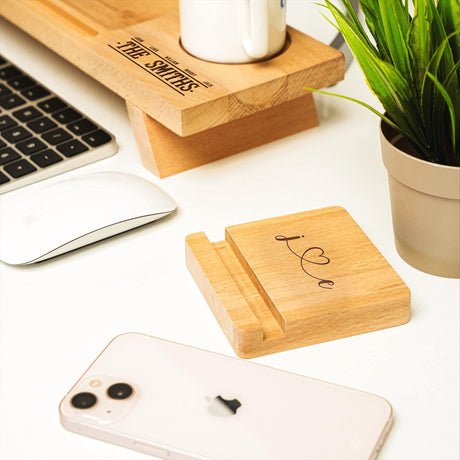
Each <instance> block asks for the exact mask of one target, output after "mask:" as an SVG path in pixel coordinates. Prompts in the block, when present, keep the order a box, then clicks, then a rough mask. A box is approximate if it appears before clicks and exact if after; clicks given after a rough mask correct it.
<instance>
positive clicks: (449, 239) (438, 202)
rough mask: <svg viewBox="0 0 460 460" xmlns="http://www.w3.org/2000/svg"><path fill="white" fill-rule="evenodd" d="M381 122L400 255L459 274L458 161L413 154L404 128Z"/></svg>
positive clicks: (440, 272) (437, 271)
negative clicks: (439, 161) (448, 163)
mask: <svg viewBox="0 0 460 460" xmlns="http://www.w3.org/2000/svg"><path fill="white" fill-rule="evenodd" d="M380 128H381V129H380V139H381V145H382V156H383V163H384V164H385V167H386V168H387V171H388V181H389V187H390V199H391V212H392V216H393V230H394V236H395V244H396V249H397V251H398V253H399V255H400V256H401V257H402V258H403V259H404V260H405V261H406V262H407V263H409V264H410V265H412V266H413V267H415V268H417V269H419V270H422V271H424V272H426V273H430V274H432V275H437V276H443V277H446V278H460V167H456V166H443V165H438V164H436V163H430V162H428V161H424V160H421V159H419V158H416V157H414V156H412V155H409V154H407V153H405V151H403V150H406V151H409V148H408V146H407V143H406V141H405V140H404V138H403V137H402V136H401V135H400V134H398V133H396V131H394V130H393V129H392V128H391V127H389V126H388V125H387V124H386V123H385V122H383V121H382V122H381V125H380ZM398 147H401V148H402V149H403V150H400V148H398Z"/></svg>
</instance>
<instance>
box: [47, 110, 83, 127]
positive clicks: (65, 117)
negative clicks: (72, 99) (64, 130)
mask: <svg viewBox="0 0 460 460" xmlns="http://www.w3.org/2000/svg"><path fill="white" fill-rule="evenodd" d="M51 116H52V117H53V118H54V119H55V120H56V121H58V122H59V123H62V124H64V125H65V124H67V123H70V122H71V121H75V120H78V119H79V118H81V115H80V114H79V113H78V112H77V111H76V110H74V109H71V108H70V107H69V108H68V109H65V110H61V111H60V112H55V113H53V115H51Z"/></svg>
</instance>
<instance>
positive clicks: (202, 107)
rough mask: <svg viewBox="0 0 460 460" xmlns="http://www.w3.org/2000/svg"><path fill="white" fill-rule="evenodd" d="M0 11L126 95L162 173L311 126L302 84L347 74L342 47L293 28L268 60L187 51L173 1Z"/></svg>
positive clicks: (87, 2) (39, 4)
mask: <svg viewBox="0 0 460 460" xmlns="http://www.w3.org/2000/svg"><path fill="white" fill-rule="evenodd" d="M0 14H1V15H2V16H4V17H5V18H6V19H8V20H10V21H11V22H13V23H14V24H16V25H18V26H19V27H20V28H22V29H23V30H25V31H26V32H28V33H29V34H30V35H32V36H33V37H35V38H37V39H38V40H40V41H41V42H42V43H44V44H45V45H47V46H48V47H49V48H51V49H52V50H54V51H56V52H57V53H58V54H60V55H61V56H63V57H64V58H66V59H68V60H69V61H70V62H72V63H73V64H75V65H76V66H78V67H79V68H80V69H82V70H83V71H85V72H86V73H88V74H89V75H91V76H92V77H94V78H95V79H97V80H98V81H100V82H101V83H103V84H104V85H106V86H107V87H108V88H110V89H112V90H113V91H115V92H116V93H117V94H119V95H120V96H121V97H123V98H124V99H125V100H126V102H127V106H128V111H129V115H130V119H131V122H132V126H133V129H134V133H135V136H136V140H137V143H138V146H139V150H140V152H141V155H142V159H143V163H144V165H145V166H146V168H147V169H149V170H150V171H152V172H153V173H155V174H157V175H158V176H160V177H165V176H169V175H171V174H175V173H178V172H181V171H184V170H187V169H190V168H193V167H195V166H199V165H201V164H205V163H208V162H210V161H214V160H216V159H219V158H223V157H226V156H228V155H232V154H234V153H237V152H241V151H243V150H246V149H249V148H252V147H255V146H257V145H261V144H264V143H266V142H270V141H272V140H275V139H279V138H282V137H284V136H287V135H290V134H293V133H296V132H298V131H301V130H304V129H308V128H311V127H313V126H316V125H317V124H318V119H317V116H316V110H315V106H314V103H313V99H312V95H311V94H310V93H308V92H307V91H306V90H305V89H304V88H305V87H306V86H309V87H314V88H321V87H325V86H329V85H332V84H334V83H336V82H338V81H340V80H341V79H343V76H344V69H345V61H344V58H343V55H342V54H341V53H340V52H339V51H337V50H335V49H334V48H331V47H329V46H327V45H324V44H322V43H320V42H318V41H317V40H314V39H313V38H311V37H309V36H307V35H305V34H303V33H301V32H299V31H297V30H295V29H293V28H290V27H288V37H287V41H286V45H285V48H284V50H282V52H280V53H279V54H278V55H277V56H275V57H273V58H271V59H269V60H267V61H262V62H257V63H249V64H230V65H226V64H216V63H212V62H206V61H203V60H200V59H197V58H194V57H193V56H190V55H189V54H188V53H186V52H185V51H184V50H183V49H182V47H181V45H180V32H179V17H178V13H177V2H176V0H156V1H154V0H130V1H129V2H126V1H125V0H111V1H110V2H107V1H104V0H34V1H30V0H2V1H1V2H0Z"/></svg>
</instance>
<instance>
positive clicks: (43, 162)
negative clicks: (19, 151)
mask: <svg viewBox="0 0 460 460" xmlns="http://www.w3.org/2000/svg"><path fill="white" fill-rule="evenodd" d="M30 159H31V160H32V161H33V162H34V163H35V164H37V165H38V166H40V168H46V167H47V166H51V165H54V164H55V163H58V162H59V161H62V160H63V158H62V157H61V156H60V155H58V154H57V153H56V152H54V151H53V150H51V149H48V150H44V151H43V152H39V153H35V154H34V155H32V156H31V157H30Z"/></svg>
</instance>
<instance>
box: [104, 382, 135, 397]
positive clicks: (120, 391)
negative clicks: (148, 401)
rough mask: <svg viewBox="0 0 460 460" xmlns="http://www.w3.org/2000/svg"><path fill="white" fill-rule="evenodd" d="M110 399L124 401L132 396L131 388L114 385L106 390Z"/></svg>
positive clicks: (124, 384)
mask: <svg viewBox="0 0 460 460" xmlns="http://www.w3.org/2000/svg"><path fill="white" fill-rule="evenodd" d="M107 394H108V395H109V396H110V397H111V398H112V399H126V398H129V397H130V396H131V395H132V394H133V387H132V386H131V385H128V384H127V383H114V384H113V385H111V386H110V387H109V389H108V390H107Z"/></svg>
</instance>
